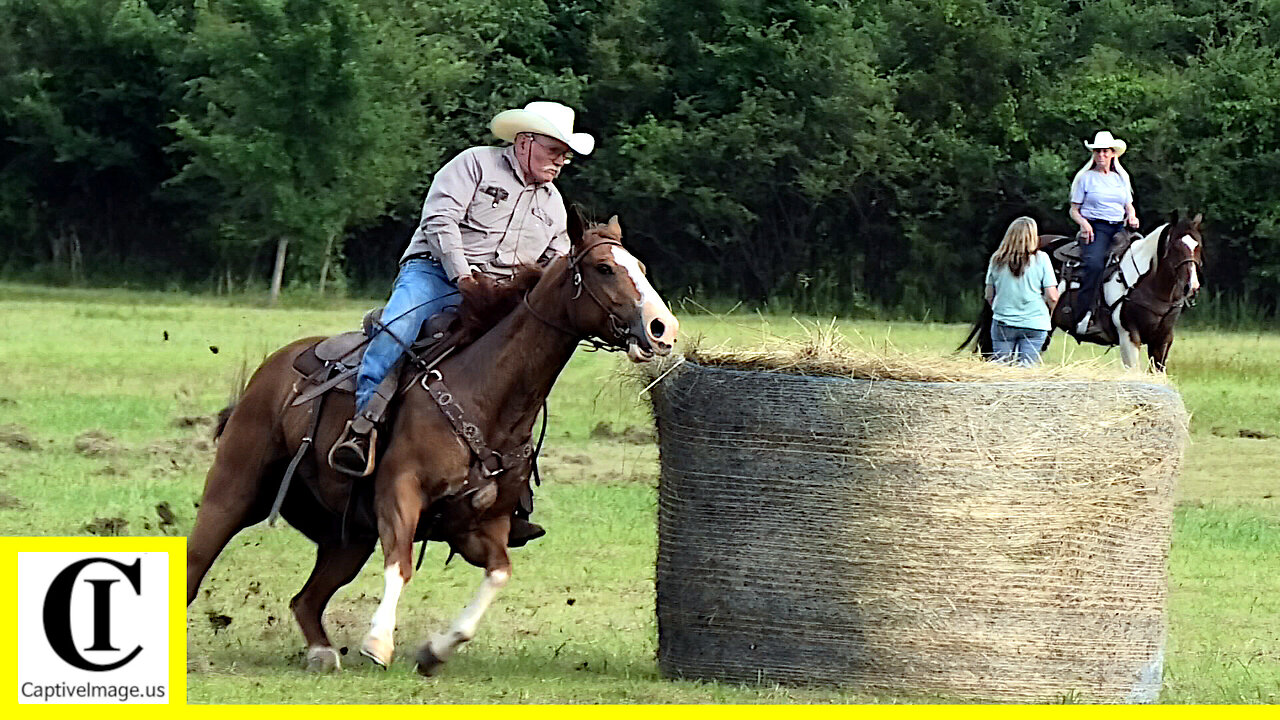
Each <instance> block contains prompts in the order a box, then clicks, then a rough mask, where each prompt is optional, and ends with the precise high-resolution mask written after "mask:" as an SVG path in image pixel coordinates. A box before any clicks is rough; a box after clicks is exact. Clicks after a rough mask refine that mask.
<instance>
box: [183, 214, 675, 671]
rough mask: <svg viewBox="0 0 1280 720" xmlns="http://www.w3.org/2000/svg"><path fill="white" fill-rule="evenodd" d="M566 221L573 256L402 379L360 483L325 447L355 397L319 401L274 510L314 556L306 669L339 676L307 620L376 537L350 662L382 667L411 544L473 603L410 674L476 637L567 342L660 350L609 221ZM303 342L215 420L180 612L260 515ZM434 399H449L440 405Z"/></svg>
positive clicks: (505, 564) (305, 594) (299, 416)
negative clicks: (467, 586) (466, 589)
mask: <svg viewBox="0 0 1280 720" xmlns="http://www.w3.org/2000/svg"><path fill="white" fill-rule="evenodd" d="M570 218H571V219H570V237H571V239H572V248H573V249H572V251H571V255H570V256H569V257H561V258H557V259H556V260H555V261H553V262H552V263H551V265H550V266H549V267H548V268H547V269H546V271H545V272H544V273H543V274H542V277H541V278H540V279H539V280H538V282H537V284H536V285H534V287H533V288H532V290H530V291H529V292H528V294H527V295H525V296H524V301H523V302H522V303H520V304H519V305H518V306H517V307H516V308H515V310H513V311H512V312H511V313H510V314H509V315H507V316H506V317H505V318H503V319H502V320H501V321H499V322H498V324H497V325H496V326H494V327H493V328H492V329H491V330H489V331H488V332H486V333H485V334H484V335H482V336H481V337H480V338H479V339H477V340H476V341H475V342H474V343H472V344H470V345H467V346H466V347H464V348H461V349H459V350H457V351H456V352H455V353H454V354H453V355H451V356H449V357H447V358H445V359H444V360H443V361H442V362H441V363H440V364H439V365H437V366H436V368H435V371H438V375H431V376H429V377H428V376H423V378H422V380H421V381H420V382H419V381H415V382H413V383H411V384H409V385H408V389H407V390H406V391H404V393H403V395H402V399H401V403H400V406H399V409H398V411H397V412H396V414H395V417H394V420H392V421H391V422H392V435H391V439H390V441H389V443H388V445H387V448H386V450H385V451H384V452H383V453H381V456H382V459H381V461H380V463H379V466H378V468H377V471H376V473H375V474H374V475H373V476H371V477H368V478H364V479H359V480H352V478H349V477H347V476H345V475H341V474H338V473H336V472H334V471H333V470H332V469H331V468H330V467H329V465H328V463H327V462H326V460H325V457H326V453H327V450H328V448H329V447H330V446H331V445H332V444H333V442H334V441H335V439H336V438H337V437H338V435H339V433H340V432H341V431H342V428H343V425H344V423H345V421H346V420H347V419H348V418H350V417H351V414H352V405H353V400H352V399H351V396H350V395H344V396H340V398H333V399H330V400H328V401H327V402H326V403H325V407H324V411H323V413H322V416H321V420H320V422H319V425H318V428H317V430H316V434H315V445H314V449H313V450H312V452H311V456H312V459H313V462H312V463H309V465H311V466H312V467H313V468H314V469H313V471H312V472H309V473H301V472H300V473H299V474H298V477H297V478H295V482H294V483H292V484H291V485H290V486H289V489H288V492H287V494H286V496H285V498H284V501H283V505H282V506H281V509H280V511H281V516H282V517H284V518H285V520H286V521H288V522H289V524H291V525H293V526H294V527H295V528H297V529H298V530H299V531H301V532H302V533H303V534H304V535H306V536H307V537H308V538H310V539H311V540H312V541H314V542H315V543H316V544H317V546H318V548H317V553H316V564H315V569H314V570H312V572H311V576H310V577H309V578H308V579H307V582H306V584H305V585H304V586H303V588H302V590H300V591H299V592H298V594H297V595H296V596H294V598H293V600H292V601H291V602H290V606H291V607H292V609H293V613H294V616H295V617H296V618H297V621H298V624H299V625H300V626H301V629H302V634H303V636H304V637H305V638H306V643H307V656H306V657H307V665H308V667H309V668H310V669H312V670H317V671H328V670H337V669H340V661H339V659H338V658H339V655H338V652H337V651H336V650H335V649H334V648H333V645H332V644H331V643H330V642H329V637H328V635H327V634H326V633H325V630H324V626H323V624H322V619H321V616H322V615H323V613H324V609H325V606H326V605H327V604H328V602H329V599H330V598H331V597H332V596H333V594H334V592H335V591H337V590H338V588H340V587H342V586H343V585H346V584H347V583H349V582H351V581H352V580H353V579H354V578H355V577H356V575H357V574H358V573H359V571H360V569H361V567H362V566H363V565H364V564H365V561H366V560H367V559H368V558H369V556H370V555H371V554H372V552H373V549H374V546H375V544H376V543H377V542H378V541H381V543H382V552H383V555H384V557H385V573H384V576H385V581H386V586H385V587H386V590H385V593H384V594H383V596H382V601H381V604H380V605H379V606H378V608H377V610H376V612H374V614H373V618H372V626H371V628H370V630H369V633H368V635H367V636H366V638H365V640H364V643H363V646H362V648H361V653H362V654H363V655H365V656H366V657H368V658H369V659H371V660H372V661H373V662H375V663H377V664H379V665H381V666H384V667H385V666H387V665H388V664H389V663H390V662H391V659H392V654H393V639H392V631H393V629H394V628H395V624H396V604H397V602H398V600H399V598H400V594H401V592H402V591H403V590H404V587H405V584H406V583H408V582H409V579H410V577H411V576H412V574H413V562H412V552H413V543H414V542H415V540H424V541H425V540H438V541H443V542H446V543H448V544H449V547H450V549H451V550H452V551H453V552H456V553H458V554H459V555H461V556H462V557H463V559H465V560H466V561H467V562H469V563H471V564H472V565H475V566H477V567H480V568H483V569H484V580H483V582H482V583H481V585H480V588H479V590H478V591H477V593H476V595H475V596H474V599H473V600H472V602H471V603H470V604H469V605H468V606H467V607H466V608H465V609H464V610H463V611H462V613H461V614H460V615H459V616H458V617H457V619H456V620H455V621H454V623H453V624H452V626H451V627H450V628H449V629H448V631H447V632H445V633H444V634H438V635H434V636H432V637H431V638H430V640H429V641H428V642H426V643H424V644H423V645H422V646H421V647H420V648H419V650H418V653H417V656H416V661H417V667H418V670H419V672H421V673H423V674H430V673H431V672H433V671H434V670H435V669H436V668H437V667H438V666H439V665H440V664H441V663H443V662H445V661H446V660H448V659H449V658H450V656H452V655H453V654H454V652H456V651H457V649H458V648H459V647H460V646H461V645H462V644H463V643H465V642H467V641H468V640H470V639H471V638H472V637H473V636H474V635H475V632H476V627H477V625H478V624H479V622H480V618H481V616H482V615H483V614H484V612H485V610H486V609H487V608H488V606H489V604H490V603H491V602H492V601H493V599H494V596H495V595H496V594H497V592H498V590H499V589H500V588H502V587H503V586H504V585H506V583H507V581H508V579H509V578H510V576H511V560H510V558H509V557H508V554H507V536H508V532H509V529H510V519H511V515H512V512H513V511H514V509H515V508H516V506H517V503H518V502H519V497H520V495H521V493H522V492H525V491H527V487H528V482H529V476H530V472H531V470H532V465H533V458H532V457H531V454H532V453H531V452H530V451H529V450H530V447H531V446H530V440H531V437H532V434H533V426H534V421H535V419H536V418H537V415H538V412H539V410H540V409H541V408H542V406H543V402H544V401H545V400H546V398H547V395H548V394H549V393H550V392H551V386H552V385H553V384H554V383H555V381H556V378H557V376H559V374H560V372H561V370H563V369H564V367H565V365H566V364H567V363H568V362H569V359H570V357H571V356H572V355H573V352H574V350H575V349H576V348H577V346H578V343H579V342H580V341H582V340H584V339H587V338H599V340H598V341H597V342H598V344H600V345H603V346H607V347H609V348H611V349H619V350H626V351H627V354H628V356H629V357H630V358H631V359H632V360H633V361H635V362H644V361H648V360H650V359H652V358H653V356H654V355H655V354H657V355H666V354H668V353H669V352H670V351H671V348H672V344H673V343H674V342H675V339H676V333H677V329H678V326H679V324H678V322H677V321H676V319H675V317H674V316H673V315H672V314H671V312H670V311H669V310H668V309H667V306H666V304H665V303H664V302H663V300H662V298H661V297H660V296H659V295H658V293H657V292H655V291H654V289H653V286H652V285H650V284H649V281H648V279H647V278H646V277H645V273H644V268H643V266H642V265H641V264H640V263H639V261H637V260H636V258H635V257H634V256H632V255H631V254H630V253H629V252H627V250H626V249H624V248H623V246H622V242H621V240H622V229H621V227H620V226H619V225H618V222H617V218H616V217H615V218H613V219H611V220H610V221H609V223H608V224H605V225H596V226H592V227H590V228H589V229H585V230H584V229H583V228H582V225H581V222H580V220H579V219H578V218H577V216H576V213H570ZM316 340H317V338H310V339H306V340H299V341H297V342H294V343H292V344H290V345H288V346H286V347H284V348H281V349H280V350H278V351H276V352H275V353H274V354H272V355H271V356H270V357H268V358H267V359H266V360H265V361H264V362H263V364H262V366H261V367H259V368H258V369H257V371H256V372H255V373H254V374H253V377H252V378H251V379H250V380H249V383H248V384H247V386H246V387H245V389H244V391H243V393H242V394H241V396H240V398H239V400H238V401H237V402H236V403H235V404H234V406H233V408H229V410H230V414H229V416H227V415H225V414H224V417H225V427H220V428H219V431H220V436H221V437H220V441H219V443H218V450H217V455H216V457H215V459H214V463H213V467H212V468H211V469H210V470H209V474H208V477H207V479H206V481H205V489H204V497H203V499H202V500H201V503H200V506H199V511H198V513H197V515H196V522H195V527H194V529H193V530H192V532H191V536H190V537H189V538H188V541H187V604H188V605H190V604H191V601H192V600H193V599H195V597H196V593H197V590H198V589H199V587H200V582H201V580H202V579H203V578H204V576H205V573H206V572H208V570H209V567H210V565H212V564H213V561H214V560H215V559H216V558H217V556H218V554H219V553H220V552H221V551H222V549H223V548H224V547H226V545H227V542H228V541H229V540H230V539H231V538H232V537H233V536H234V535H235V534H236V533H237V532H239V531H240V530H242V529H244V528H246V527H248V526H250V525H253V524H254V523H257V522H260V521H262V520H263V519H264V518H266V517H267V514H268V512H269V509H270V507H271V504H272V501H273V499H274V498H275V495H276V493H277V491H278V490H279V488H280V484H281V478H282V476H283V474H284V469H285V465H286V464H287V462H288V460H289V458H290V457H291V456H293V454H294V453H295V452H296V450H297V449H298V447H299V446H300V444H301V443H302V441H303V437H304V436H305V435H306V434H307V432H308V429H309V428H310V427H311V420H310V419H309V417H308V415H309V413H310V412H311V410H310V408H309V406H307V405H303V406H299V407H290V403H291V401H292V400H293V398H294V397H295V396H296V394H297V392H298V391H297V389H296V388H295V382H296V381H297V380H298V378H299V376H298V374H297V373H296V372H295V371H294V370H293V362H294V358H295V357H297V356H298V355H299V353H301V352H302V351H303V350H304V349H305V348H307V347H309V346H311V345H312V344H314V342H315V341H316ZM445 382H447V383H448V385H447V387H445V385H444V384H443V383H445ZM442 390H443V391H444V392H446V393H447V394H448V395H449V397H448V398H446V399H445V400H443V401H442V400H441V397H440V392H441V391H442ZM432 393H435V395H434V397H433V394H432ZM446 405H447V406H449V407H451V408H453V412H455V413H457V412H461V411H463V410H465V417H466V423H465V424H461V425H459V427H463V428H466V431H467V434H468V435H479V436H482V437H483V443H482V445H483V444H484V443H487V447H488V448H490V449H492V451H493V453H494V454H495V455H497V456H500V457H501V458H502V460H503V467H502V469H501V470H500V471H499V472H498V473H497V474H496V475H490V474H488V473H487V472H485V471H484V470H483V469H482V465H481V461H483V460H490V459H491V458H477V457H476V456H475V450H473V448H474V447H475V445H474V444H473V443H469V442H468V440H464V439H463V438H462V437H460V436H459V433H458V432H456V431H455V429H454V427H455V426H454V424H452V422H451V421H452V419H451V418H450V417H448V416H447V415H446V411H445V410H442V408H443V407H445V406H446ZM453 419H456V418H453ZM489 464H490V463H485V465H486V466H487V465H489Z"/></svg>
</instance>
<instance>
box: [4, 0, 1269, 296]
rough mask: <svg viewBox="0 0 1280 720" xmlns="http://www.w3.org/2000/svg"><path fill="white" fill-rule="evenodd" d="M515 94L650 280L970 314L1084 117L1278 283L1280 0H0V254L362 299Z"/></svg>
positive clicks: (1210, 280) (1141, 203)
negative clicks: (558, 122) (572, 116)
mask: <svg viewBox="0 0 1280 720" xmlns="http://www.w3.org/2000/svg"><path fill="white" fill-rule="evenodd" d="M534 99H556V100H559V101H561V102H564V103H566V104H568V105H570V106H572V107H574V108H576V109H577V110H578V113H579V114H578V125H579V129H581V130H584V131H587V132H591V133H593V134H594V135H596V137H597V138H598V141H599V144H598V149H597V151H596V152H595V153H593V154H592V155H591V156H590V157H588V158H582V159H580V160H575V163H574V166H573V167H571V168H570V169H569V171H568V172H567V173H566V174H565V176H564V177H563V178H562V180H560V181H558V184H559V185H560V186H561V189H562V191H563V192H564V194H565V196H566V198H568V199H569V200H571V201H573V202H577V203H578V204H580V205H582V206H583V207H585V208H586V209H587V210H588V211H589V212H590V213H593V214H595V215H596V216H598V217H601V218H603V217H607V216H608V215H611V214H615V213H616V214H618V215H620V216H621V218H622V223H623V227H624V229H625V231H626V236H627V239H628V243H629V245H631V246H632V247H633V248H634V249H635V250H636V252H637V254H638V255H640V256H641V257H642V258H643V259H644V260H645V261H646V263H647V264H648V265H649V267H650V271H651V274H653V275H654V276H655V280H656V283H657V284H658V285H659V287H660V288H662V289H663V290H664V291H666V292H667V293H669V294H671V293H678V292H683V291H689V292H693V293H695V294H698V295H701V296H710V297H730V298H741V299H743V300H746V301H748V302H751V303H761V302H766V301H780V302H784V303H786V305H787V306H788V307H791V308H794V309H796V310H798V311H807V312H842V313H856V312H860V311H868V312H869V311H872V310H873V309H876V308H880V309H884V308H890V309H893V310H895V311H897V312H900V313H905V314H910V315H915V316H923V315H926V314H928V315H930V316H931V317H934V318H955V317H961V316H967V315H968V314H969V313H970V312H971V311H972V304H973V300H974V298H976V297H977V292H978V287H977V286H978V284H979V283H980V282H981V277H982V271H983V269H984V268H985V266H986V260H987V258H988V256H989V255H990V253H991V251H992V250H993V248H994V247H995V245H996V244H997V243H998V241H999V238H1000V236H1001V234H1002V232H1003V230H1004V228H1005V227H1006V225H1007V224H1008V223H1009V221H1010V220H1012V219H1013V218H1014V217H1017V216H1019V215H1030V216H1032V217H1034V218H1036V220H1037V221H1038V222H1039V223H1040V226H1041V229H1042V232H1063V233H1066V232H1069V231H1071V230H1072V225H1071V223H1070V221H1069V220H1068V218H1067V190H1068V185H1069V182H1070V178H1071V176H1072V175H1073V174H1074V172H1075V170H1076V169H1078V168H1079V167H1080V166H1081V165H1082V164H1083V163H1084V162H1085V161H1086V160H1087V158H1088V154H1087V152H1086V151H1085V150H1084V148H1083V147H1082V140H1084V139H1085V138H1089V137H1092V136H1093V134H1094V133H1095V132H1096V131H1098V130H1101V129H1108V130H1111V131H1112V132H1113V133H1115V134H1116V135H1117V136H1118V137H1120V138H1122V139H1124V140H1126V141H1127V142H1128V143H1129V152H1128V154H1126V156H1125V158H1124V161H1125V166H1126V168H1127V169H1128V170H1129V172H1130V174H1131V175H1132V177H1133V181H1134V185H1135V192H1136V196H1137V203H1136V205H1137V208H1138V211H1139V215H1140V216H1141V218H1142V220H1143V226H1144V229H1149V228H1152V227H1154V226H1156V225H1157V224H1158V223H1159V222H1161V221H1162V218H1164V217H1165V216H1167V215H1168V214H1169V213H1171V212H1173V211H1175V210H1180V211H1183V212H1203V213H1204V215H1205V217H1206V231H1207V241H1206V245H1207V247H1206V250H1207V256H1208V263H1209V264H1208V268H1207V270H1206V275H1207V280H1206V284H1207V286H1208V287H1210V288H1211V289H1212V290H1213V291H1215V292H1218V293H1221V294H1222V295H1223V296H1224V297H1230V298H1233V299H1234V300H1235V301H1236V302H1239V303H1243V304H1246V305H1247V306H1248V307H1250V308H1252V309H1254V310H1255V311H1256V312H1257V313H1259V314H1261V315H1265V316H1274V314H1275V311H1276V307H1277V300H1278V299H1280V252H1278V251H1280V183H1277V182H1276V181H1275V179H1276V178H1277V177H1280V108H1278V107H1277V105H1278V104H1280V0H1259V1H1257V2H1247V1H1242V2H1232V3H1223V2H1219V1H1217V0H1182V1H1181V2H1173V1H1167V2H1161V1H1160V0H1156V1H1154V2H1148V3H1131V2H1127V1H1124V0H1071V1H1068V0H1018V1H1016V2H1015V1H1013V0H816V1H815V0H772V1H771V2H761V1H759V0H755V1H752V0H700V1H699V2H689V1H688V0H559V1H558V0H358V1H357V0H0V237H3V238H4V242H3V244H2V245H0V273H3V274H4V275H6V276H10V277H23V278H28V279H45V280H50V281H60V282H61V281H67V280H75V281H85V282H120V281H127V282H135V283H139V284H143V285H153V286H154V285H161V286H164V285H173V284H177V285H179V286H182V287H200V288H207V289H219V290H227V291H236V290H240V289H243V288H245V287H259V286H263V285H265V284H266V283H268V282H270V280H271V274H272V271H273V269H275V268H276V267H277V262H276V261H277V259H281V260H282V262H281V263H280V264H279V267H280V269H281V270H282V274H281V275H280V277H279V281H280V282H282V283H283V284H285V285H294V286H303V287H311V288H320V289H324V290H326V291H335V292H342V291H344V289H346V288H349V287H358V288H361V289H365V290H373V291H374V292H381V291H382V289H384V288H385V287H386V286H387V284H388V283H389V280H390V278H391V277H392V276H393V275H394V272H395V262H396V259H397V258H398V257H399V253H400V251H401V250H402V249H403V246H404V244H405V243H406V242H407V240H408V236H409V232H410V231H411V229H412V227H413V226H414V224H415V223H416V222H417V218H418V213H419V210H420V206H421V201H422V197H423V195H424V193H425V190H426V187H427V185H428V184H429V182H430V179H431V175H432V173H433V172H434V171H435V170H436V169H437V168H438V167H439V166H440V165H441V164H442V163H443V162H444V161H445V160H447V159H448V158H449V157H450V156H452V155H453V154H454V153H456V152H458V151H460V150H462V149H464V148H466V147H468V146H471V145H475V144H490V143H494V142H496V141H495V140H494V139H493V138H492V137H489V136H488V130H487V126H488V121H489V119H490V118H491V117H492V116H493V115H494V114H495V113H497V112H499V111H501V110H504V109H507V108H512V107H520V106H523V105H524V104H525V103H526V102H528V101H530V100H534Z"/></svg>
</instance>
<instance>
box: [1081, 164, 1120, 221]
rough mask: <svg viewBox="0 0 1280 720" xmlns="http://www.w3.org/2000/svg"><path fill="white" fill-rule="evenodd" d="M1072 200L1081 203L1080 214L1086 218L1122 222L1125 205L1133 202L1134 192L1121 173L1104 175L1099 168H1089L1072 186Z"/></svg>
mask: <svg viewBox="0 0 1280 720" xmlns="http://www.w3.org/2000/svg"><path fill="white" fill-rule="evenodd" d="M1071 202H1073V203H1080V214H1081V215H1083V216H1085V217H1086V218H1092V219H1094V220H1107V221H1109V222H1121V221H1123V220H1124V216H1125V211H1124V208H1125V206H1126V205H1128V204H1129V203H1131V202H1133V193H1132V192H1130V191H1129V184H1128V183H1126V182H1125V181H1124V177H1123V176H1122V175H1121V174H1120V173H1118V172H1109V173H1107V174H1105V175H1103V174H1102V173H1100V172H1098V171H1097V170H1089V171H1087V172H1085V173H1084V174H1083V175H1081V176H1080V182H1079V183H1077V184H1076V186H1075V187H1074V188H1072V192H1071Z"/></svg>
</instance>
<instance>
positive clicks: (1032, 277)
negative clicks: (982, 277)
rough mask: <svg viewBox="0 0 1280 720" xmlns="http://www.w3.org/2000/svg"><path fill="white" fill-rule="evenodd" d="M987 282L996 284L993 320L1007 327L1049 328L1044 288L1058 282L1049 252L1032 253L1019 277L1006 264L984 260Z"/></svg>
mask: <svg viewBox="0 0 1280 720" xmlns="http://www.w3.org/2000/svg"><path fill="white" fill-rule="evenodd" d="M987 284H988V285H994V286H995V288H996V298H995V302H993V303H992V305H991V309H992V311H993V315H994V317H995V319H996V320H999V321H1000V322H1002V323H1004V324H1005V325H1008V326H1010V327H1017V328H1027V329H1029V330H1051V329H1052V326H1051V325H1050V324H1049V306H1048V305H1046V304H1045V302H1044V289H1045V288H1047V287H1052V286H1054V285H1057V284H1058V281H1057V280H1056V279H1055V278H1054V275H1053V266H1052V265H1050V264H1049V256H1048V255H1046V254H1044V253H1043V252H1037V253H1036V254H1035V255H1032V256H1031V261H1030V262H1029V263H1027V267H1025V268H1023V270H1022V275H1021V276H1020V277H1014V276H1013V273H1011V272H1009V268H1007V267H1005V266H1004V265H1000V266H998V267H997V266H996V264H995V263H992V262H988V263H987Z"/></svg>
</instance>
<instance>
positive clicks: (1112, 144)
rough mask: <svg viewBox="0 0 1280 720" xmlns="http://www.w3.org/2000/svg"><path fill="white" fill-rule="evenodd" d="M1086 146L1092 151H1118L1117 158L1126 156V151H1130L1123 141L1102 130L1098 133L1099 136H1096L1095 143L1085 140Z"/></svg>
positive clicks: (1094, 137)
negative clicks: (1106, 149) (1104, 149)
mask: <svg viewBox="0 0 1280 720" xmlns="http://www.w3.org/2000/svg"><path fill="white" fill-rule="evenodd" d="M1084 146H1085V147H1087V148H1089V149H1090V150H1099V149H1102V148H1111V149H1112V150H1115V151H1116V157H1120V156H1121V155H1123V154H1124V151H1125V150H1128V149H1129V146H1128V145H1126V144H1125V142H1124V141H1123V140H1121V139H1119V138H1114V137H1111V133H1110V132H1107V131H1106V130H1101V131H1099V132H1098V134H1097V135H1094V136H1093V142H1089V141H1088V140H1085V141H1084Z"/></svg>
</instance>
